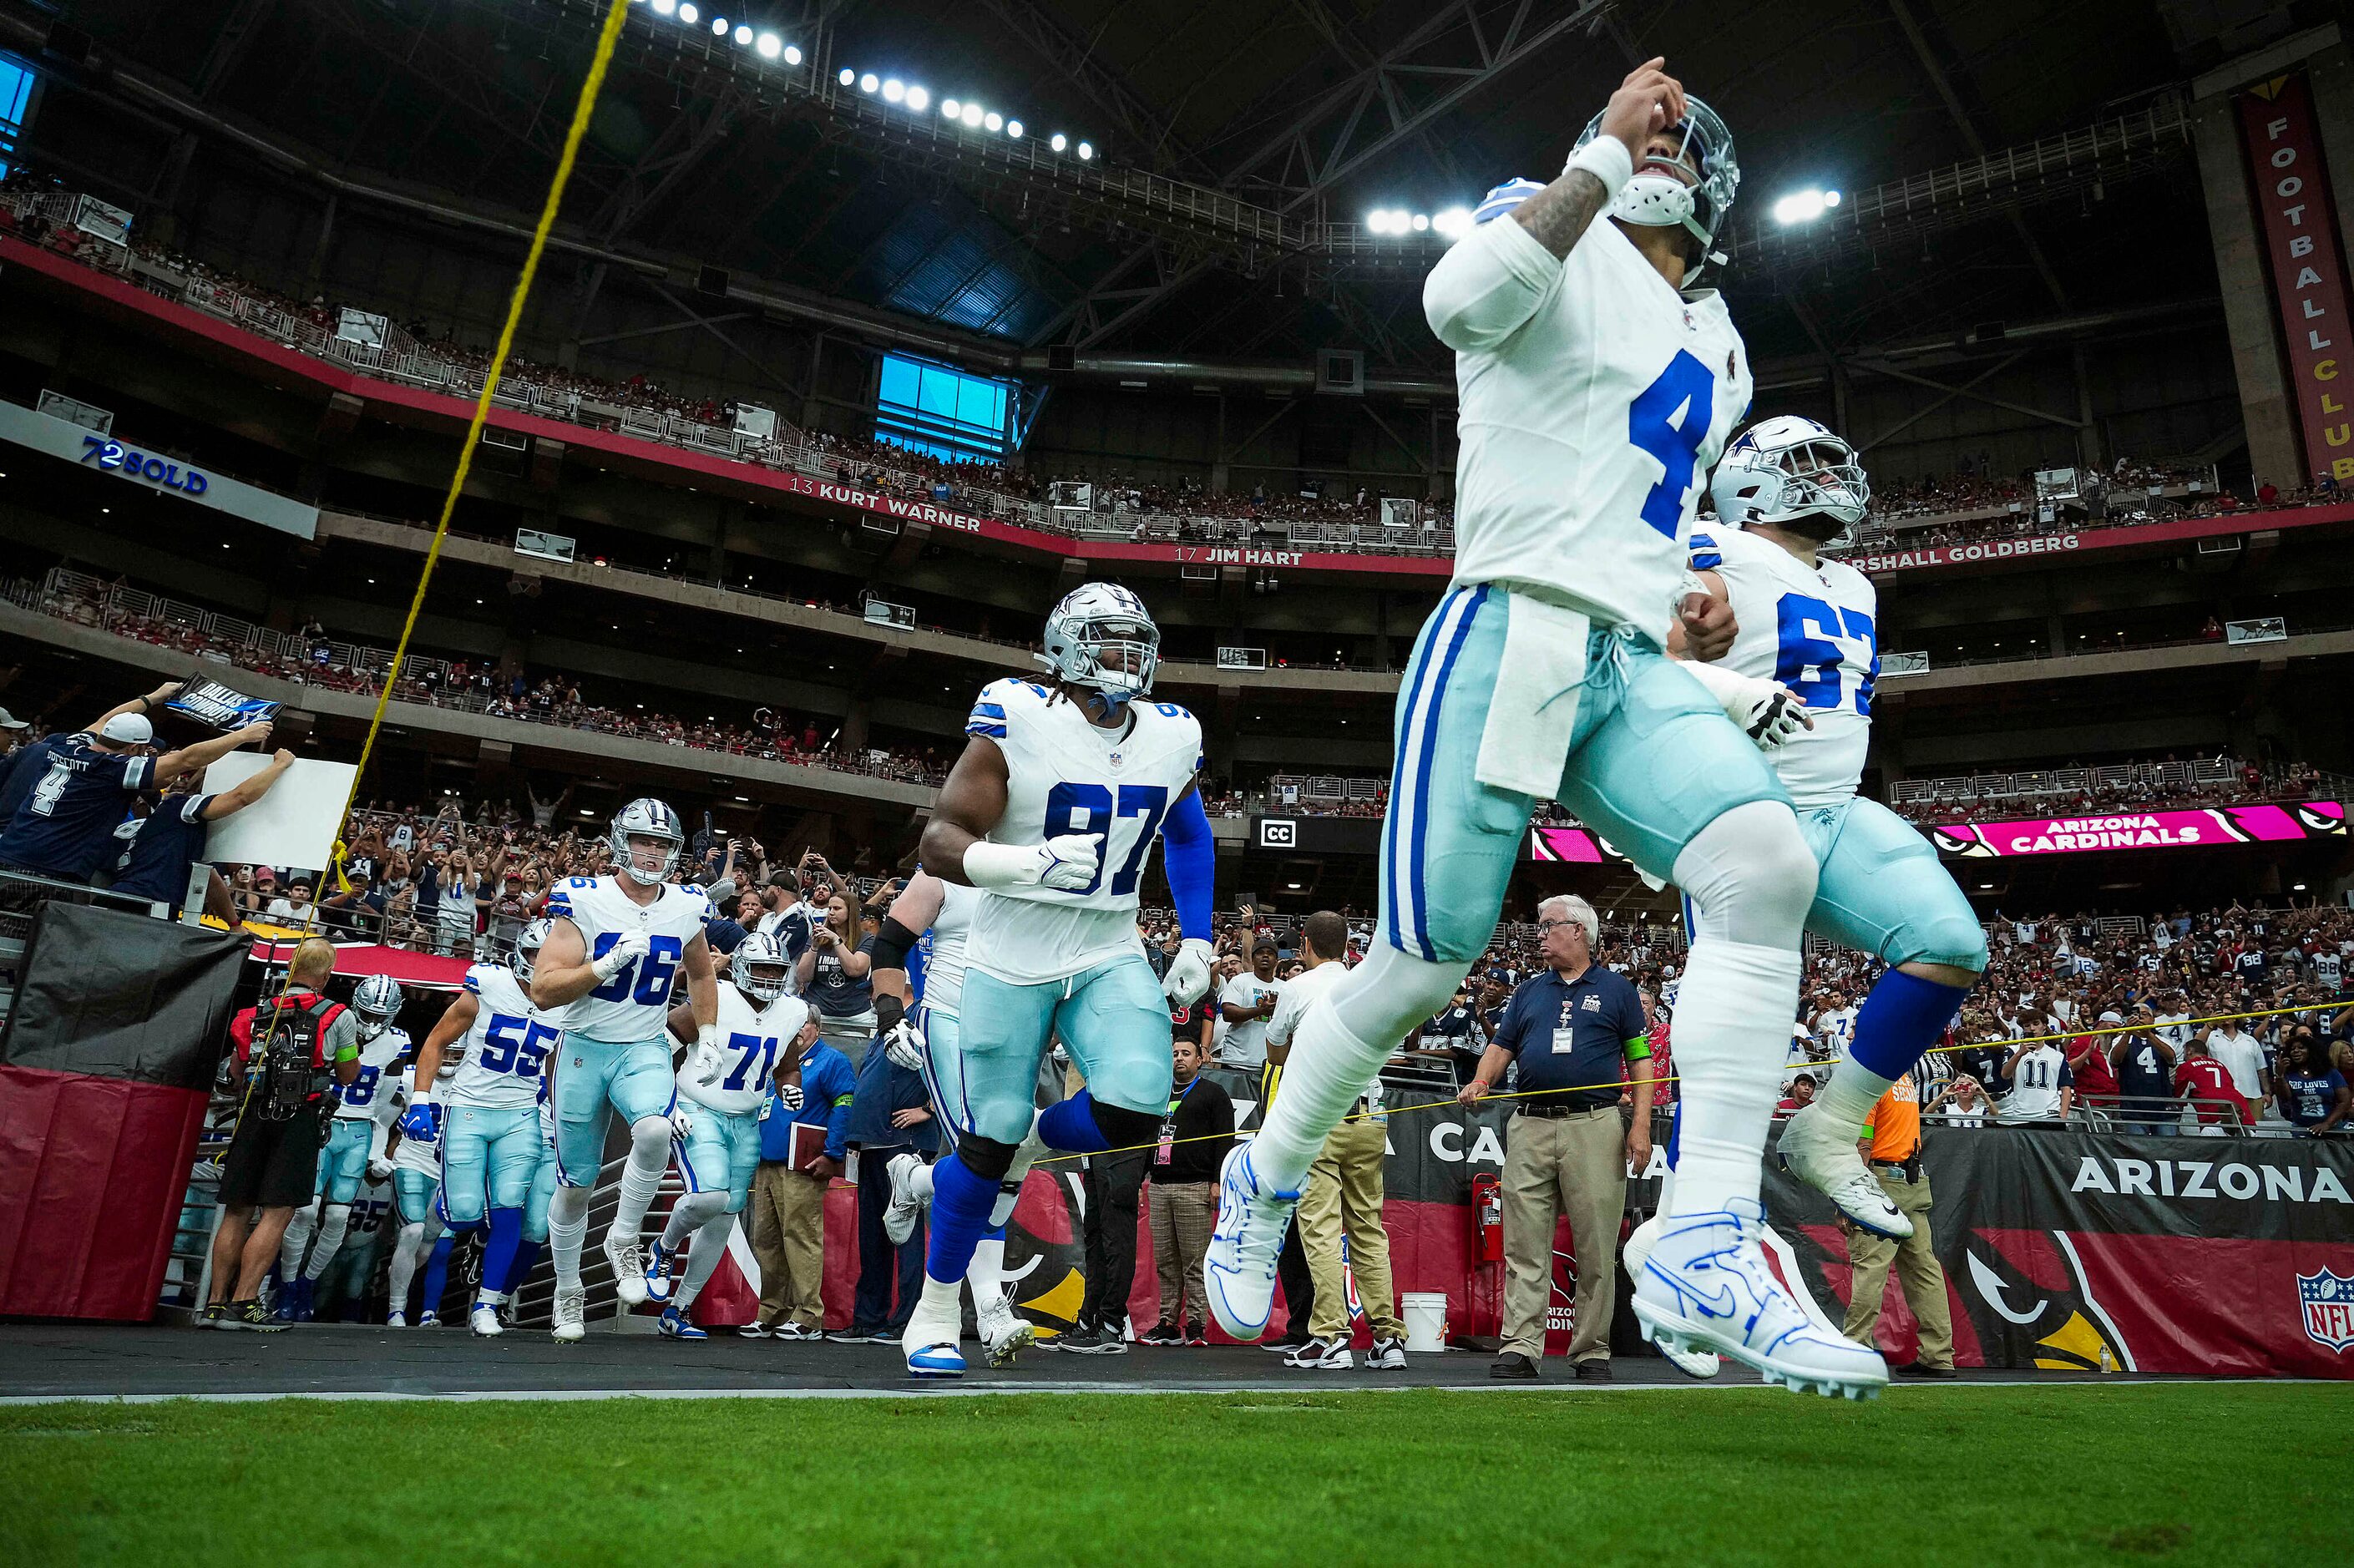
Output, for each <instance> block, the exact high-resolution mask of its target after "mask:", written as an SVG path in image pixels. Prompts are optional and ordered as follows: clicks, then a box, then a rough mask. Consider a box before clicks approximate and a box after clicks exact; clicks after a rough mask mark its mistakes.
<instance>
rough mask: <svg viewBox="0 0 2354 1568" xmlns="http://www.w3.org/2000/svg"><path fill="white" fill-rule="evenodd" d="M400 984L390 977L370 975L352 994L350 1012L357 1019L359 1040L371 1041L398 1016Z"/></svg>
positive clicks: (389, 1026)
mask: <svg viewBox="0 0 2354 1568" xmlns="http://www.w3.org/2000/svg"><path fill="white" fill-rule="evenodd" d="M400 1003H401V991H400V982H399V981H398V980H394V979H393V978H392V977H391V976H390V975H370V976H368V977H367V979H366V980H362V981H360V983H359V986H358V989H356V990H355V991H353V992H352V1012H355V1013H356V1014H357V1015H358V1017H359V1021H360V1022H359V1030H360V1038H361V1039H362V1040H373V1039H375V1038H376V1036H377V1035H379V1034H381V1033H384V1032H385V1031H386V1030H387V1029H389V1028H391V1027H392V1021H393V1020H394V1019H395V1018H398V1016H400Z"/></svg>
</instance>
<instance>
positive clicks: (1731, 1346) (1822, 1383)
mask: <svg viewBox="0 0 2354 1568" xmlns="http://www.w3.org/2000/svg"><path fill="white" fill-rule="evenodd" d="M1764 1229H1765V1210H1764V1208H1762V1207H1761V1206H1760V1205H1759V1204H1758V1203H1757V1202H1755V1200H1752V1199H1747V1198H1736V1199H1734V1201H1733V1202H1732V1204H1731V1205H1730V1207H1729V1208H1727V1209H1725V1210H1721V1211H1719V1212H1717V1213H1701V1214H1684V1215H1679V1216H1676V1217H1673V1218H1670V1219H1668V1220H1666V1221H1664V1222H1662V1223H1661V1224H1660V1226H1659V1236H1658V1239H1657V1240H1656V1241H1655V1242H1654V1243H1653V1244H1652V1247H1651V1253H1650V1255H1649V1257H1647V1258H1645V1259H1644V1260H1643V1269H1642V1272H1641V1273H1640V1274H1638V1275H1637V1276H1636V1277H1635V1303H1634V1305H1635V1319H1636V1321H1637V1322H1638V1323H1640V1324H1641V1325H1642V1329H1643V1338H1645V1339H1647V1340H1650V1341H1651V1342H1652V1343H1653V1344H1655V1345H1658V1346H1659V1348H1660V1349H1661V1350H1663V1351H1711V1350H1712V1351H1719V1352H1720V1353H1722V1354H1723V1355H1726V1356H1730V1357H1731V1358H1733V1359H1734V1361H1739V1362H1740V1363H1741V1364H1742V1365H1744V1366H1745V1367H1750V1368H1753V1369H1754V1370H1755V1372H1757V1373H1758V1375H1759V1376H1761V1377H1763V1378H1764V1379H1765V1381H1766V1382H1767V1383H1782V1384H1785V1385H1786V1386H1787V1387H1790V1388H1794V1389H1797V1390H1799V1391H1801V1392H1803V1391H1805V1390H1808V1389H1812V1390H1814V1391H1815V1392H1817V1393H1821V1394H1824V1395H1826V1396H1829V1395H1833V1394H1838V1395H1843V1396H1845V1397H1846V1398H1849V1399H1870V1398H1872V1396H1873V1395H1875V1394H1877V1393H1879V1392H1880V1391H1881V1390H1882V1389H1883V1388H1885V1387H1887V1386H1888V1365H1887V1363H1886V1362H1884V1361H1882V1360H1881V1359H1880V1354H1879V1352H1878V1351H1870V1350H1866V1349H1865V1348H1864V1347H1863V1346H1861V1345H1859V1344H1857V1343H1856V1342H1855V1341H1854V1340H1848V1339H1843V1338H1841V1337H1840V1335H1839V1334H1837V1333H1835V1332H1833V1331H1831V1330H1829V1329H1826V1328H1824V1327H1823V1326H1822V1325H1821V1324H1820V1323H1819V1322H1817V1321H1816V1319H1815V1318H1814V1316H1813V1314H1811V1313H1809V1312H1808V1310H1807V1309H1806V1308H1804V1307H1802V1306H1800V1305H1799V1303H1798V1302H1797V1299H1796V1298H1793V1297H1792V1296H1791V1294H1790V1292H1789V1291H1788V1290H1787V1289H1785V1288H1784V1287H1783V1286H1782V1283H1781V1281H1780V1280H1778V1279H1776V1278H1775V1277H1774V1272H1773V1270H1772V1269H1771V1268H1769V1267H1768V1266H1766V1262H1765V1252H1764V1251H1763V1250H1762V1249H1761V1248H1760V1247H1759V1246H1758V1245H1757V1237H1758V1234H1759V1233H1760V1232H1761V1231H1763V1230H1764Z"/></svg>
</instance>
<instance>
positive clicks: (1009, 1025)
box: [925, 949, 1171, 1144]
mask: <svg viewBox="0 0 2354 1568" xmlns="http://www.w3.org/2000/svg"><path fill="white" fill-rule="evenodd" d="M931 1016H932V1017H934V1018H936V1019H940V1018H941V1015H938V1014H933V1015H931ZM941 1021H942V1022H946V1020H945V1019H941ZM955 1024H956V1026H955V1027H954V1028H951V1029H949V1031H948V1032H947V1040H946V1041H945V1043H944V1042H943V1041H942V1040H941V1039H940V1038H938V1036H935V1035H932V1034H930V1033H927V1034H926V1036H925V1038H926V1039H927V1040H928V1042H929V1044H930V1047H931V1050H930V1056H931V1065H932V1072H931V1077H932V1095H933V1097H934V1098H935V1099H936V1100H938V1102H939V1104H940V1105H941V1106H942V1107H945V1109H946V1112H947V1115H948V1119H949V1124H950V1125H951V1126H952V1127H954V1128H956V1129H957V1130H958V1131H960V1132H970V1133H973V1134H975V1135H977V1136H979V1137H981V1138H986V1139H991V1141H992V1142H997V1143H1017V1144H1018V1143H1020V1142H1021V1141H1022V1140H1023V1139H1024V1138H1026V1137H1028V1136H1029V1133H1030V1118H1031V1115H1032V1112H1033V1111H1034V1108H1035V1107H1036V1104H1037V1099H1036V1095H1037V1085H1038V1065H1039V1063H1040V1062H1041V1061H1043V1060H1044V1058H1045V1055H1046V1049H1047V1046H1048V1044H1050V1043H1051V1042H1052V1041H1053V1040H1055V1039H1056V1038H1058V1037H1059V1038H1060V1039H1061V1040H1062V1042H1063V1048H1064V1049H1065V1050H1066V1051H1068V1052H1069V1053H1070V1055H1071V1062H1072V1064H1073V1065H1075V1066H1076V1067H1077V1068H1078V1070H1079V1073H1080V1075H1082V1076H1084V1077H1085V1078H1086V1079H1087V1089H1088V1092H1089V1093H1090V1094H1092V1095H1093V1096H1094V1097H1095V1098H1096V1099H1097V1101H1099V1102H1101V1103H1102V1104H1105V1105H1110V1106H1118V1107H1120V1108H1121V1109H1123V1110H1132V1111H1143V1112H1145V1113H1147V1114H1149V1115H1151V1116H1155V1117H1158V1116H1161V1115H1164V1114H1166V1113H1167V1111H1168V1109H1169V1084H1170V1078H1171V1070H1170V1065H1169V1004H1168V1001H1167V999H1166V998H1165V997H1163V996H1162V994H1161V981H1160V980H1159V978H1158V977H1156V976H1155V975H1154V974H1153V972H1152V965H1151V964H1150V963H1149V962H1148V961H1146V959H1145V957H1144V954H1143V952H1142V950H1141V949H1140V950H1138V951H1135V952H1130V953H1122V954H1121V955H1120V956H1119V957H1118V958H1116V959H1108V960H1106V961H1105V962H1103V963H1100V964H1097V966H1096V967H1095V968H1093V969H1087V970H1085V971H1084V972H1082V973H1079V974H1076V975H1074V976H1072V977H1071V978H1070V979H1068V980H1047V981H1044V983H1041V984H1037V985H1010V984H1008V983H1007V982H1005V981H1004V980H996V979H993V978H992V977H991V976H989V975H985V974H982V973H981V971H980V970H979V969H968V970H967V971H965V977H964V995H963V997H962V998H961V999H960V1001H959V1005H958V1008H957V1018H956V1020H955Z"/></svg>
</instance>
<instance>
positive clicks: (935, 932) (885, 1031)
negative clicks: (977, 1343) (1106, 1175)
mask: <svg viewBox="0 0 2354 1568" xmlns="http://www.w3.org/2000/svg"><path fill="white" fill-rule="evenodd" d="M986 896H987V895H985V894H983V893H982V892H981V890H980V889H978V888H973V887H960V886H959V885H956V884H955V883H952V882H942V881H941V880H940V879H939V878H938V877H937V876H934V875H933V874H931V873H929V872H928V871H923V870H920V869H919V870H917V873H916V874H915V875H914V876H912V877H910V878H908V879H907V886H906V887H904V888H902V889H900V892H899V896H898V897H896V898H895V899H893V900H892V901H891V908H890V912H889V913H888V914H886V915H885V916H884V917H883V927H882V930H881V931H880V932H879V933H878V934H877V935H876V937H875V969H874V975H875V1019H876V1025H877V1028H878V1030H879V1034H878V1038H880V1039H882V1040H883V1041H884V1042H885V1045H884V1048H885V1050H886V1051H888V1052H889V1053H890V1054H891V1059H892V1060H893V1061H895V1062H897V1063H898V1064H899V1065H901V1066H903V1067H907V1068H908V1069H909V1070H911V1071H914V1072H918V1073H921V1074H923V1075H924V1084H925V1086H926V1087H927V1088H928V1089H929V1090H930V1091H931V1098H932V1115H933V1116H935V1117H936V1118H938V1119H939V1124H940V1125H941V1126H942V1127H957V1126H960V1125H961V1119H962V1118H961V1117H960V1107H957V1106H955V1104H954V1102H953V1101H951V1100H950V1099H949V1097H948V1091H947V1088H946V1084H952V1083H955V1082H957V1080H954V1079H950V1080H946V1081H945V1083H944V1080H943V1079H942V1078H941V1077H940V1075H938V1074H936V1073H934V1072H933V1070H932V1062H933V1059H934V1056H933V1054H934V1053H935V1052H937V1053H938V1059H939V1060H941V1061H944V1062H955V1061H957V1060H958V1056H957V1042H958V1038H959V1034H958V1024H957V1010H958V1008H959V1007H960V1005H961V1003H962V1000H963V996H964V975H965V941H966V938H967V937H968V935H969V934H970V931H971V928H972V912H973V906H975V905H977V904H979V903H980V902H981V899H982V898H984V897H986ZM918 932H920V933H921V935H920V936H917V933H918ZM911 999H912V1000H913V1001H914V1003H915V1009H914V1011H913V1012H906V1008H907V1002H908V1001H910V1000H911ZM886 1010H887V1011H894V1012H899V1013H900V1014H901V1015H900V1016H898V1017H895V1018H892V1019H890V1020H888V1021H887V1022H886V1021H885V1017H884V1014H885V1012H886ZM1032 1127H1033V1130H1032V1132H1031V1134H1030V1135H1029V1136H1028V1137H1026V1138H1024V1139H1023V1140H1022V1146H1021V1148H1020V1149H1019V1150H1016V1151H1015V1153H1014V1156H1013V1163H1012V1164H1010V1165H1009V1166H1007V1167H1006V1171H1005V1175H1004V1177H1003V1178H1002V1180H1001V1181H999V1182H998V1187H997V1201H996V1202H994V1203H992V1204H991V1206H990V1212H989V1229H988V1230H986V1231H984V1232H983V1233H982V1234H981V1241H980V1243H979V1244H978V1245H975V1246H974V1248H973V1253H972V1262H971V1264H970V1266H967V1268H966V1269H965V1279H966V1282H967V1283H968V1284H970V1286H971V1287H972V1307H973V1321H974V1323H975V1325H976V1326H977V1327H978V1328H979V1329H980V1330H981V1340H982V1342H983V1343H984V1344H986V1345H987V1346H988V1347H989V1364H990V1365H991V1366H993V1367H1002V1366H1010V1365H1012V1364H1013V1360H1014V1358H1015V1357H1017V1356H1019V1355H1020V1354H1021V1353H1022V1351H1023V1349H1025V1348H1026V1347H1027V1346H1028V1345H1029V1344H1030V1342H1031V1341H1032V1340H1033V1339H1034V1337H1035V1334H1036V1330H1034V1329H1033V1328H1032V1327H1031V1326H1030V1324H1028V1323H1027V1322H1025V1321H1023V1319H1021V1318H1020V1317H1017V1316H1016V1315H1015V1313H1014V1311H1013V1301H1012V1299H1011V1298H1010V1297H1009V1296H1008V1294H1007V1292H1006V1289H1005V1224H1006V1222H1007V1221H1008V1220H1010V1219H1012V1218H1013V1207H1014V1204H1015V1203H1017V1202H1020V1200H1021V1197H1022V1183H1023V1181H1025V1180H1026V1179H1027V1178H1028V1177H1029V1174H1030V1166H1031V1163H1032V1161H1034V1160H1036V1159H1037V1158H1038V1156H1039V1155H1040V1154H1041V1153H1043V1152H1044V1145H1043V1144H1041V1143H1040V1142H1039V1141H1038V1138H1037V1133H1036V1131H1035V1127H1036V1123H1035V1120H1033V1123H1032ZM890 1171H891V1204H890V1207H889V1208H887V1209H885V1211H884V1213H883V1234H885V1236H886V1237H887V1238H888V1239H889V1240H890V1243H891V1245H893V1246H898V1245H903V1244H904V1243H905V1242H906V1241H907V1238H908V1237H909V1236H911V1235H913V1234H915V1233H916V1216H917V1214H919V1213H922V1212H923V1211H924V1210H925V1209H927V1208H928V1207H929V1206H930V1204H931V1201H932V1168H931V1167H930V1166H928V1165H927V1164H925V1163H924V1161H923V1160H922V1158H921V1157H920V1156H918V1155H916V1154H912V1153H909V1154H902V1155H899V1156H898V1157H897V1158H896V1159H894V1160H892V1161H891V1164H890Z"/></svg>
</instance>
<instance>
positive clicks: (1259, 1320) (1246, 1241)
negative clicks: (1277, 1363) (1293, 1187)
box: [1202, 1143, 1299, 1344]
mask: <svg viewBox="0 0 2354 1568" xmlns="http://www.w3.org/2000/svg"><path fill="white" fill-rule="evenodd" d="M1250 1157H1251V1146H1250V1145H1249V1144H1247V1143H1246V1144H1244V1145H1242V1146H1241V1147H1240V1148H1238V1149H1235V1150H1232V1151H1230V1152H1229V1153H1228V1154H1227V1155H1226V1158H1225V1163H1224V1164H1223V1165H1221V1166H1220V1167H1219V1168H1218V1224H1217V1228H1216V1229H1215V1230H1214V1231H1212V1232H1211V1233H1210V1248H1209V1255H1208V1256H1207V1257H1206V1258H1205V1259H1204V1261H1203V1268H1202V1278H1203V1283H1204V1287H1205V1288H1206V1289H1207V1291H1208V1294H1209V1298H1210V1316H1212V1317H1213V1318H1215V1319H1217V1320H1218V1327H1219V1328H1221V1329H1224V1330H1225V1331H1226V1332H1227V1333H1228V1334H1230V1335H1232V1336H1233V1337H1234V1338H1235V1339H1237V1340H1241V1341H1242V1342H1243V1343H1245V1344H1249V1343H1251V1342H1252V1341H1253V1340H1257V1338H1258V1337H1259V1336H1260V1335H1261V1334H1264V1333H1266V1332H1267V1316H1268V1314H1270V1313H1272V1312H1273V1311H1274V1310H1275V1260H1276V1256H1277V1255H1278V1254H1279V1253H1280V1252H1282V1250H1283V1233H1284V1230H1285V1228H1286V1227H1287V1226H1288V1225H1289V1224H1291V1214H1292V1211H1293V1210H1295V1209H1297V1208H1299V1193H1298V1192H1267V1191H1264V1190H1262V1189H1261V1187H1260V1185H1259V1180H1258V1173H1257V1171H1254V1170H1252V1169H1251V1158H1250Z"/></svg>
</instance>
